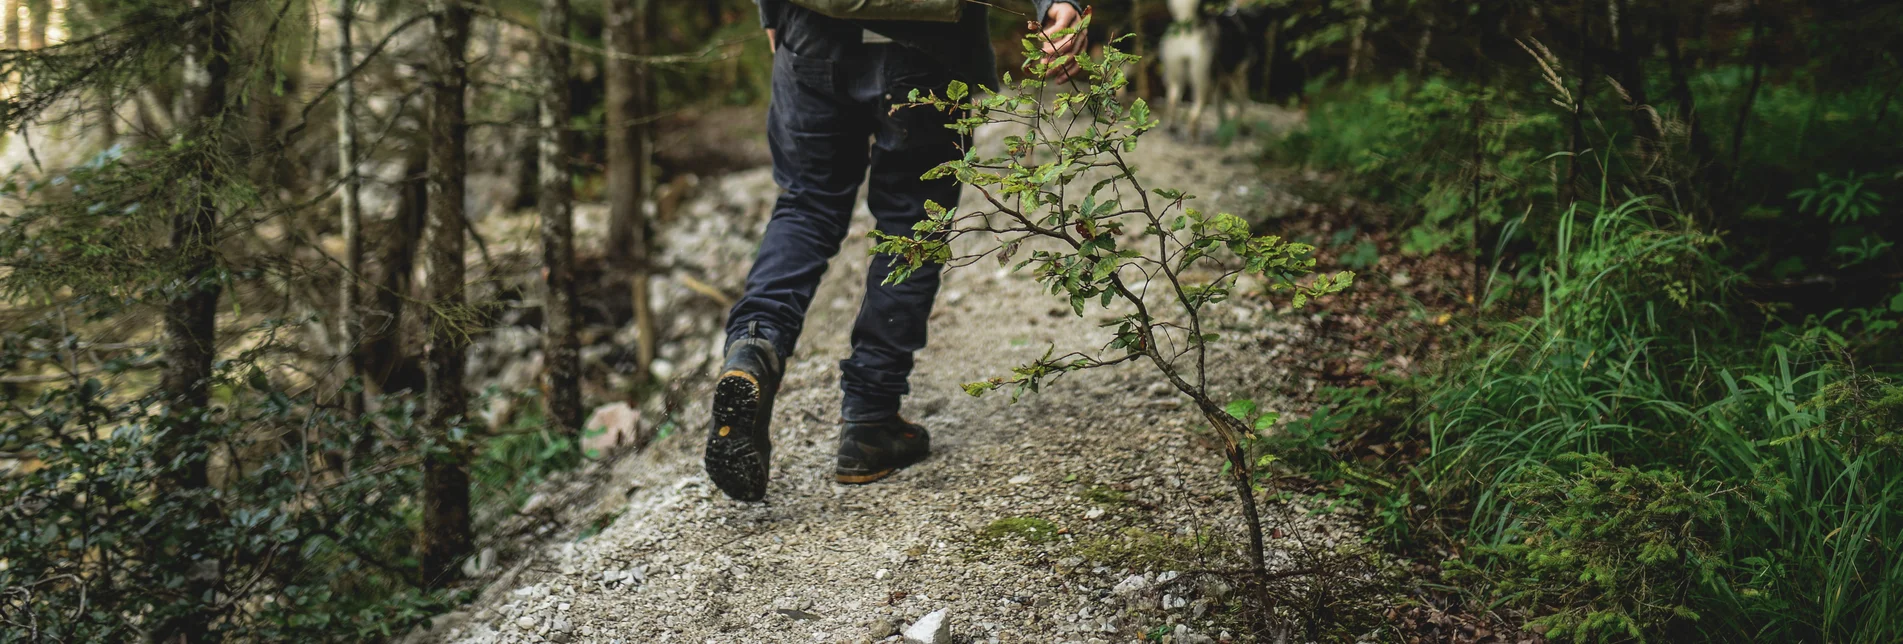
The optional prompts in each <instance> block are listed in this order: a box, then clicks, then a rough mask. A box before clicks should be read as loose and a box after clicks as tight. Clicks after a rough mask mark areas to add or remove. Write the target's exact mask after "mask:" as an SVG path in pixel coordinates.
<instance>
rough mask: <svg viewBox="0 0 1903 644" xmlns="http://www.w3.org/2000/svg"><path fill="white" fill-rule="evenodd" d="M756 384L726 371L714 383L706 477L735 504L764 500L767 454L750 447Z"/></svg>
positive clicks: (755, 414) (757, 407)
mask: <svg viewBox="0 0 1903 644" xmlns="http://www.w3.org/2000/svg"><path fill="white" fill-rule="evenodd" d="M760 402H761V401H760V382H759V381H758V380H755V379H754V377H753V374H750V373H747V372H745V371H729V372H727V373H723V374H721V375H720V380H719V381H718V382H716V383H715V384H714V426H713V427H712V428H710V430H709V431H708V433H707V454H706V457H705V463H706V466H707V478H709V479H712V480H713V482H714V485H715V486H717V487H719V488H720V491H721V492H725V493H726V494H727V496H730V497H733V498H734V499H735V500H739V501H758V500H760V499H762V498H765V497H766V482H767V474H768V463H767V460H768V455H767V454H766V453H764V452H763V451H762V450H761V449H760V447H759V446H758V445H755V444H754V440H753V436H754V431H755V424H756V423H759V422H760Z"/></svg>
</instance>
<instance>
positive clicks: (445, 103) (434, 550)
mask: <svg viewBox="0 0 1903 644" xmlns="http://www.w3.org/2000/svg"><path fill="white" fill-rule="evenodd" d="M434 5H435V6H434V10H435V13H436V15H435V17H434V18H433V20H434V22H435V27H436V32H435V38H434V39H433V40H432V42H431V48H432V49H433V51H432V56H431V58H432V60H431V62H432V70H431V74H430V76H431V78H430V86H429V112H430V116H429V140H430V141H429V145H430V168H429V221H428V223H427V224H426V227H425V232H424V236H425V239H426V242H425V246H426V249H425V254H424V271H425V272H427V273H428V279H427V282H426V283H425V290H426V291H427V292H426V293H425V295H424V296H425V298H426V299H428V300H429V302H430V306H429V308H428V309H427V311H428V313H427V315H426V316H425V319H426V324H425V328H427V329H428V330H429V331H428V345H427V348H426V349H425V351H426V353H427V358H425V360H424V367H423V369H424V377H425V379H426V382H428V387H429V394H428V421H427V426H426V430H425V431H426V432H427V438H428V441H427V442H428V444H427V445H426V448H425V450H426V451H425V452H424V454H423V530H422V532H421V534H420V535H419V537H420V538H419V544H418V550H419V551H420V554H421V555H422V560H423V581H424V583H425V584H426V585H428V586H430V587H432V588H437V587H442V586H443V585H444V584H446V583H447V582H449V581H451V580H452V579H454V578H455V576H456V573H457V564H458V563H460V562H461V561H462V559H463V557H465V556H467V555H468V554H469V551H470V534H469V472H468V469H467V468H468V454H469V449H468V445H467V442H466V440H464V439H462V438H460V437H458V436H456V434H458V432H455V431H454V430H455V426H456V425H458V424H460V423H463V422H464V418H463V416H464V414H465V412H467V410H468V404H469V401H468V396H467V394H466V392H464V391H463V363H464V360H465V359H466V358H467V355H466V354H467V351H468V339H467V333H468V329H463V328H458V326H459V325H462V324H467V323H468V321H467V320H466V319H462V318H463V316H462V315H460V313H461V312H463V311H466V310H467V302H466V301H465V297H466V294H465V293H464V291H463V228H464V224H463V218H464V214H463V196H464V184H463V182H464V174H465V170H466V164H467V161H468V159H467V154H468V151H467V141H466V140H465V135H466V133H467V131H468V123H467V122H466V121H465V118H464V116H465V112H464V106H463V100H464V95H465V94H466V92H467V90H468V85H469V69H468V62H467V61H466V60H465V59H464V55H465V52H466V51H467V50H468V48H469V16H470V14H469V9H468V8H467V6H466V5H464V4H462V3H460V2H456V1H455V0H437V1H436V2H435V3H434ZM446 314H447V315H446Z"/></svg>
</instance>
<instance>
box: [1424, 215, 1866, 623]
mask: <svg viewBox="0 0 1903 644" xmlns="http://www.w3.org/2000/svg"><path fill="white" fill-rule="evenodd" d="M1553 248H1554V249H1555V250H1554V253H1553V254H1552V256H1551V257H1550V259H1548V260H1547V261H1546V262H1545V263H1544V264H1543V265H1542V266H1541V269H1540V270H1539V271H1537V275H1538V283H1539V292H1540V299H1539V304H1538V306H1537V308H1536V309H1535V310H1534V312H1532V313H1530V314H1528V315H1525V316H1523V317H1521V318H1519V319H1516V320H1513V321H1511V322H1509V323H1505V324H1502V325H1500V326H1497V327H1494V328H1490V329H1487V330H1485V331H1484V332H1482V333H1481V334H1480V335H1479V336H1478V337H1477V338H1476V339H1475V341H1474V342H1473V343H1472V344H1471V345H1470V346H1469V347H1468V349H1467V351H1466V353H1463V354H1462V355H1461V356H1460V357H1459V358H1456V359H1454V360H1451V361H1450V364H1452V365H1455V366H1453V367H1452V368H1451V369H1450V370H1449V371H1447V372H1445V373H1442V374H1438V375H1436V376H1430V377H1431V378H1435V382H1433V384H1432V385H1431V386H1425V387H1421V389H1422V390H1423V391H1427V392H1430V393H1428V394H1427V396H1426V397H1425V398H1424V400H1423V401H1422V405H1421V406H1420V408H1419V409H1420V412H1419V416H1418V419H1419V420H1420V421H1421V423H1422V424H1423V425H1424V426H1425V427H1426V433H1427V439H1428V440H1429V441H1430V443H1431V448H1432V452H1431V453H1432V455H1431V456H1430V457H1429V458H1427V459H1426V460H1425V461H1423V462H1421V463H1419V464H1418V466H1417V468H1416V470H1415V474H1416V476H1418V477H1419V480H1420V483H1421V488H1422V491H1424V492H1426V493H1427V494H1428V496H1429V497H1430V498H1434V499H1438V500H1439V502H1440V503H1443V504H1451V505H1456V506H1459V507H1462V508H1463V509H1464V511H1465V514H1466V516H1467V518H1468V521H1467V522H1466V523H1465V526H1466V527H1465V530H1466V532H1465V534H1464V535H1461V536H1462V537H1463V538H1464V539H1465V540H1466V541H1468V542H1469V543H1472V544H1476V545H1477V546H1479V547H1478V548H1476V549H1475V550H1474V553H1475V554H1476V555H1477V557H1476V558H1475V559H1476V560H1475V561H1472V562H1469V563H1471V564H1473V566H1472V568H1471V570H1472V571H1473V572H1475V573H1476V575H1475V577H1474V578H1475V579H1478V580H1481V581H1483V582H1485V583H1486V584H1487V588H1488V590H1489V591H1490V592H1491V593H1492V596H1493V599H1494V600H1496V601H1500V602H1503V603H1513V604H1518V605H1520V606H1522V607H1524V608H1526V609H1527V610H1529V611H1530V612H1531V613H1532V614H1534V615H1539V616H1543V618H1544V621H1545V623H1547V624H1548V625H1549V626H1552V627H1554V629H1555V634H1561V635H1572V636H1575V637H1580V638H1602V639H1603V638H1611V639H1623V638H1631V637H1634V636H1637V637H1640V638H1643V637H1646V636H1650V637H1653V638H1661V637H1662V638H1665V639H1670V640H1674V641H1677V640H1684V639H1706V640H1718V641H1737V640H1741V639H1752V640H1758V641H1855V642H1866V641H1867V642H1877V641H1896V640H1897V639H1898V638H1903V595H1900V594H1899V592H1900V590H1903V558H1900V557H1899V553H1898V547H1899V546H1903V533H1899V528H1903V468H1900V467H1899V453H1898V449H1897V447H1896V439H1897V436H1898V434H1899V432H1903V428H1899V427H1898V424H1897V423H1896V420H1897V419H1898V415H1897V413H1896V410H1897V409H1898V408H1899V407H1903V404H1899V403H1898V402H1896V401H1895V400H1892V399H1903V395H1900V394H1899V393H1898V392H1899V391H1903V390H1899V389H1898V388H1897V387H1896V385H1894V384H1893V383H1892V382H1891V381H1889V380H1886V379H1884V378H1881V377H1878V376H1875V375H1872V374H1868V373H1865V372H1863V371H1861V370H1860V369H1859V368H1858V367H1857V366H1855V365H1854V364H1853V363H1852V362H1851V361H1850V360H1849V358H1848V357H1847V355H1845V354H1843V353H1842V352H1841V351H1840V347H1839V346H1837V345H1835V344H1833V342H1832V341H1831V340H1829V339H1828V338H1829V337H1830V336H1829V334H1826V333H1822V332H1821V331H1820V330H1818V329H1814V328H1803V327H1785V326H1780V325H1779V324H1778V323H1776V322H1775V321H1772V320H1768V319H1755V320H1753V319H1738V318H1736V317H1733V316H1734V312H1735V310H1736V309H1735V308H1734V307H1732V306H1730V305H1729V301H1730V299H1731V295H1730V293H1731V290H1732V289H1733V288H1734V287H1735V285H1736V283H1737V282H1738V279H1739V278H1738V275H1737V273H1736V272H1734V271H1733V270H1731V269H1729V268H1727V267H1726V266H1725V265H1724V264H1722V263H1720V262H1719V261H1717V260H1716V259H1714V257H1715V256H1716V253H1717V252H1719V250H1720V249H1719V246H1718V241H1717V239H1715V238H1714V237H1712V236H1711V235H1708V234H1704V233H1701V232H1698V231H1697V230H1696V229H1695V228H1694V227H1693V226H1692V224H1691V223H1690V222H1689V221H1687V220H1686V219H1685V218H1683V217H1680V216H1678V215H1676V214H1674V213H1671V212H1669V211H1665V210H1662V209H1660V208H1657V207H1653V206H1650V205H1648V202H1647V201H1645V200H1641V199H1635V200H1631V201H1627V202H1624V203H1622V204H1619V205H1617V206H1613V207H1610V208H1607V209H1604V210H1602V211H1599V212H1594V213H1568V214H1567V215H1566V216H1564V217H1562V218H1560V221H1559V222H1558V224H1557V239H1556V240H1555V242H1554V246H1553ZM1578 455H1585V456H1584V457H1582V456H1578ZM1640 490H1643V493H1642V494H1633V493H1634V492H1635V491H1640ZM1674 526H1681V527H1682V528H1683V529H1682V530H1680V529H1678V528H1677V527H1674ZM1568 576H1570V577H1571V578H1570V579H1568V578H1567V577H1568ZM1569 582H1570V583H1569ZM1601 582H1605V583H1601ZM1595 584H1599V586H1598V587H1597V589H1594V585H1595Z"/></svg>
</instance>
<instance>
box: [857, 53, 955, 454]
mask: <svg viewBox="0 0 1903 644" xmlns="http://www.w3.org/2000/svg"><path fill="white" fill-rule="evenodd" d="M882 54H883V63H884V64H883V66H882V67H883V69H882V70H881V72H880V78H879V79H878V81H879V82H878V83H877V87H876V94H875V95H874V96H870V97H868V99H869V100H872V101H873V102H874V104H875V107H877V108H878V109H877V110H876V111H877V114H878V131H877V135H876V140H875V142H874V144H873V146H872V152H871V158H870V163H871V174H870V176H869V177H868V179H867V186H866V205H867V206H868V207H869V208H870V209H871V210H872V215H873V217H874V218H875V219H876V225H877V226H878V228H879V230H880V231H881V232H884V233H886V234H890V235H911V234H913V232H912V225H913V224H916V223H918V222H919V221H922V220H924V219H925V202H926V201H927V200H930V201H935V202H937V203H938V204H939V205H941V206H944V207H946V208H954V207H957V205H958V195H959V191H960V188H959V186H958V184H957V182H956V181H954V180H952V179H951V178H944V179H937V180H932V181H924V180H921V179H920V178H919V175H922V174H924V173H925V171H927V170H930V169H932V168H933V167H936V166H937V165H938V164H940V163H943V162H945V161H949V160H952V159H956V158H958V157H960V156H962V155H963V154H964V152H963V149H962V147H961V146H963V145H965V141H964V139H963V137H961V136H959V135H958V134H957V133H956V132H953V131H951V130H948V129H945V125H946V124H947V123H950V122H951V117H950V116H948V115H947V114H945V113H944V112H938V111H934V110H932V109H929V108H902V109H898V110H893V109H891V105H893V104H894V103H896V102H902V101H904V100H905V97H906V95H907V93H908V92H910V91H911V90H912V89H914V88H917V89H921V90H928V89H929V90H936V91H938V92H939V93H940V94H943V93H944V88H945V84H946V83H947V82H948V81H949V80H950V77H949V75H948V74H947V73H946V72H945V71H944V69H943V67H942V66H941V65H940V64H938V63H937V62H935V61H932V60H930V59H928V58H926V57H925V56H924V55H922V54H919V53H917V52H914V51H911V50H909V49H906V48H904V47H900V46H895V45H888V46H885V47H884V48H883V52H882ZM856 89H857V88H856ZM891 267H892V257H891V256H889V255H876V256H873V257H872V260H871V267H870V268H869V270H867V271H866V294H865V300H864V302H863V303H862V304H861V305H860V308H859V318H858V320H857V321H856V322H854V324H853V329H852V357H850V358H847V359H846V360H844V361H841V362H840V363H839V370H840V388H841V389H843V390H844V391H845V401H844V405H843V409H844V413H845V416H846V419H847V420H877V419H882V418H886V417H890V416H892V415H893V414H896V413H898V411H899V400H900V398H901V397H902V396H904V395H905V394H907V393H909V392H910V391H911V388H910V386H909V384H908V383H907V380H908V378H909V377H910V376H911V374H912V364H913V362H912V354H913V353H915V352H917V351H918V350H919V349H923V348H925V339H926V326H927V321H928V320H929V319H930V318H931V315H932V304H933V302H934V300H935V299H936V298H937V296H938V286H939V273H940V270H941V268H942V267H941V266H939V265H927V266H924V267H921V268H920V269H919V270H918V271H916V272H914V273H912V275H911V277H909V278H907V279H906V280H905V281H904V282H902V283H899V284H891V285H888V284H883V282H884V281H885V278H886V276H887V275H889V274H890V273H891V272H892V268H891Z"/></svg>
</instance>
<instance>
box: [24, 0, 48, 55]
mask: <svg viewBox="0 0 1903 644" xmlns="http://www.w3.org/2000/svg"><path fill="white" fill-rule="evenodd" d="M26 7H27V13H28V14H30V18H29V20H30V22H29V23H28V24H27V47H30V48H32V49H45V48H46V29H47V23H48V22H50V21H51V19H52V17H53V2H52V0H27V3H26Z"/></svg>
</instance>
